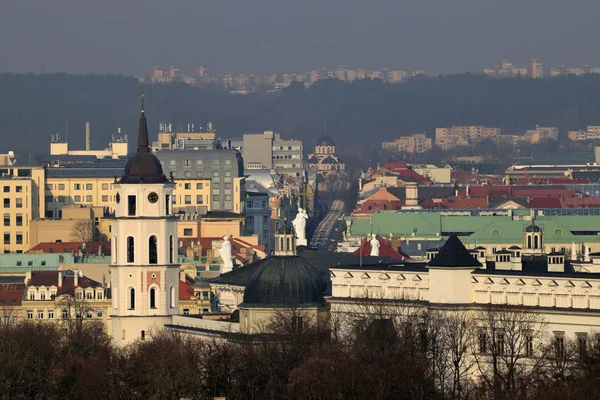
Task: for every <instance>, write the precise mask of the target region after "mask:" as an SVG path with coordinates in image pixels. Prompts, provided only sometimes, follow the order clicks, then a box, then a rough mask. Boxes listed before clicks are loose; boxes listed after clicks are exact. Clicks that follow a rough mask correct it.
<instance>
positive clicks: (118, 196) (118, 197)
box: [115, 193, 121, 204]
mask: <svg viewBox="0 0 600 400" xmlns="http://www.w3.org/2000/svg"><path fill="white" fill-rule="evenodd" d="M115 200H116V201H117V204H119V203H120V202H121V195H120V194H119V193H117V196H116V197H115Z"/></svg>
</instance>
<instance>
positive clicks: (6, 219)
mask: <svg viewBox="0 0 600 400" xmlns="http://www.w3.org/2000/svg"><path fill="white" fill-rule="evenodd" d="M10 219H11V218H10V214H9V213H4V226H10ZM15 226H23V214H17V215H16V217H15Z"/></svg>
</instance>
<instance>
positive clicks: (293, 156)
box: [273, 154, 302, 160]
mask: <svg viewBox="0 0 600 400" xmlns="http://www.w3.org/2000/svg"><path fill="white" fill-rule="evenodd" d="M273 158H274V159H275V160H292V159H295V160H299V159H302V155H301V154H286V155H283V156H273Z"/></svg>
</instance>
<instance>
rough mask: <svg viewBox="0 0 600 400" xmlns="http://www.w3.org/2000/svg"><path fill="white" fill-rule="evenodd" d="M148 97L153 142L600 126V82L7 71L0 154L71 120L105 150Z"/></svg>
mask: <svg viewBox="0 0 600 400" xmlns="http://www.w3.org/2000/svg"><path fill="white" fill-rule="evenodd" d="M141 90H144V91H145V92H146V93H147V98H146V109H147V115H148V119H149V123H150V133H151V135H152V136H153V137H154V138H156V136H155V135H156V132H157V129H158V122H159V121H161V120H164V121H168V122H171V123H173V124H174V125H175V124H181V125H184V124H187V123H188V122H193V123H195V124H202V125H205V124H206V123H207V122H208V121H212V122H213V124H214V126H215V127H216V129H217V133H218V134H219V135H221V136H223V137H239V136H241V134H242V133H243V132H250V131H262V130H264V129H265V127H266V128H268V129H270V130H276V131H279V132H281V133H282V134H283V135H284V136H285V137H294V138H299V139H303V140H305V141H306V142H305V145H307V146H310V145H311V144H312V141H313V140H314V139H315V138H317V137H318V136H320V135H321V134H322V133H323V130H324V126H325V125H326V126H327V133H328V134H329V135H330V136H332V137H333V139H334V140H335V141H336V142H337V144H338V146H339V147H340V148H342V150H348V151H352V150H355V149H356V150H358V149H359V148H364V147H365V146H371V147H379V146H380V143H381V141H384V140H389V139H392V138H394V137H397V136H400V135H403V134H407V133H410V132H422V131H427V133H428V134H429V135H430V136H433V133H434V129H435V127H440V126H448V125H466V124H469V125H471V124H473V125H489V126H499V127H501V128H502V130H503V131H504V132H506V133H518V132H523V131H524V130H525V129H527V128H532V127H534V126H535V125H536V124H538V125H547V126H558V127H560V129H561V134H563V135H566V131H567V130H571V129H580V128H583V127H585V126H586V125H594V124H596V125H600V112H599V111H600V76H597V75H588V76H583V77H574V76H573V77H561V78H555V79H544V80H528V79H519V78H515V79H492V78H487V77H485V76H481V75H471V74H464V75H453V76H441V77H433V78H424V77H421V78H414V79H412V80H410V81H408V82H406V83H403V84H396V85H390V84H386V83H383V82H381V81H370V80H364V81H356V82H354V83H352V84H346V83H343V82H340V81H337V80H333V79H331V80H326V81H319V82H317V83H316V84H314V85H312V86H311V87H310V88H309V89H306V90H305V89H304V88H303V87H302V86H300V85H292V86H290V87H289V88H287V89H285V90H284V91H283V92H281V93H280V94H266V93H255V94H251V95H232V94H229V93H228V92H226V91H225V90H223V89H222V88H219V87H206V88H197V87H191V86H187V85H185V84H181V83H174V84H170V85H147V86H143V85H142V84H140V83H139V81H138V80H137V79H135V78H130V77H124V76H115V75H85V76H84V75H67V74H47V75H16V74H0V151H7V150H15V151H18V152H19V153H20V154H21V155H25V154H26V152H27V151H31V152H32V153H39V152H47V151H48V143H49V140H50V135H51V134H52V133H56V132H61V133H63V134H64V133H65V126H66V120H67V119H68V136H69V142H70V144H71V147H72V148H83V146H84V128H85V121H90V122H91V127H92V146H93V147H94V148H103V147H105V146H106V145H107V143H108V141H109V139H110V135H111V133H113V132H115V131H116V128H117V127H119V126H120V127H122V129H123V131H124V132H127V133H129V134H130V136H131V135H132V134H133V137H135V130H136V128H137V116H138V109H139V99H138V94H139V93H140V91H141ZM131 149H133V147H132V146H131Z"/></svg>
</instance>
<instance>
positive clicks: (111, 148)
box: [50, 123, 127, 159]
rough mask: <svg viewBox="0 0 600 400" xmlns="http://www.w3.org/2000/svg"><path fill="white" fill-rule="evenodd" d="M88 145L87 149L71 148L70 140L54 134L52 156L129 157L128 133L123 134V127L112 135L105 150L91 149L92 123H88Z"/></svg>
mask: <svg viewBox="0 0 600 400" xmlns="http://www.w3.org/2000/svg"><path fill="white" fill-rule="evenodd" d="M85 140H86V146H85V150H69V142H67V141H66V140H64V139H62V138H61V136H60V134H58V133H57V134H55V135H52V141H51V142H50V156H65V155H70V156H94V157H96V158H99V159H105V158H113V159H118V158H125V157H127V135H123V134H121V128H118V129H117V134H114V135H112V140H111V142H110V143H109V144H108V148H106V149H103V150H92V149H91V144H90V141H91V133H90V125H89V123H86V135H85Z"/></svg>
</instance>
